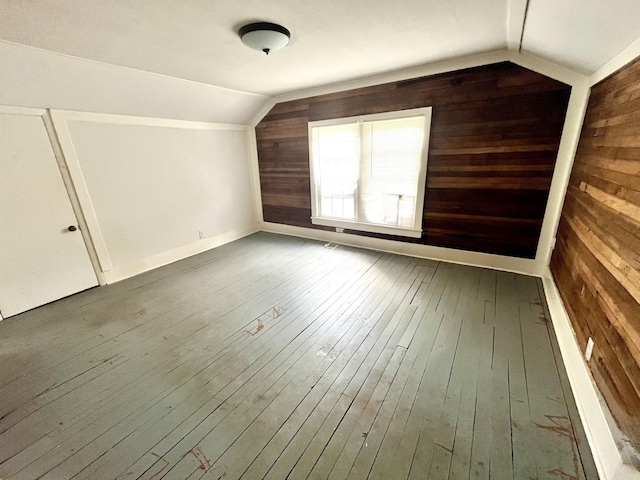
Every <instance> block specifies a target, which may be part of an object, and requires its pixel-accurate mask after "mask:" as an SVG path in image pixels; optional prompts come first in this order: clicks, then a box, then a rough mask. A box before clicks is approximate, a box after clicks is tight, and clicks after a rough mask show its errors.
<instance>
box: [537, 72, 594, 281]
mask: <svg viewBox="0 0 640 480" xmlns="http://www.w3.org/2000/svg"><path fill="white" fill-rule="evenodd" d="M589 93H590V89H589V87H588V85H587V81H586V79H583V80H582V81H581V82H580V83H579V84H576V85H574V86H573V87H572V88H571V96H570V97H569V105H568V106H567V114H566V116H565V119H564V126H563V127H562V135H561V137H560V146H559V147H558V156H557V158H556V164H555V168H554V170H553V177H552V179H551V187H550V188H549V197H548V199H547V206H546V208H545V213H544V218H543V220H542V228H541V230H540V238H539V240H538V248H537V250H536V261H537V264H538V269H539V270H538V271H537V273H536V274H537V275H538V276H543V275H544V272H545V270H546V268H547V266H548V265H549V262H550V261H551V253H552V252H553V248H554V246H555V242H556V239H555V237H556V234H557V232H558V225H559V224H560V216H561V215H562V206H563V204H564V199H565V196H566V194H567V186H568V185H569V178H570V177H571V171H572V169H573V162H574V159H575V154H576V151H577V149H578V143H579V142H580V133H581V132H582V124H583V122H584V116H585V114H586V111H587V104H588V103H589Z"/></svg>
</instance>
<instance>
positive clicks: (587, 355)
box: [584, 337, 593, 362]
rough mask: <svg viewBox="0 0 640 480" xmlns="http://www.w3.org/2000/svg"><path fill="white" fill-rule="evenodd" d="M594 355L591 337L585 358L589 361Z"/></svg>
mask: <svg viewBox="0 0 640 480" xmlns="http://www.w3.org/2000/svg"><path fill="white" fill-rule="evenodd" d="M592 354H593V339H592V338H591V337H589V341H588V342H587V348H586V350H585V351H584V358H585V359H586V360H587V362H588V361H589V360H591V355H592Z"/></svg>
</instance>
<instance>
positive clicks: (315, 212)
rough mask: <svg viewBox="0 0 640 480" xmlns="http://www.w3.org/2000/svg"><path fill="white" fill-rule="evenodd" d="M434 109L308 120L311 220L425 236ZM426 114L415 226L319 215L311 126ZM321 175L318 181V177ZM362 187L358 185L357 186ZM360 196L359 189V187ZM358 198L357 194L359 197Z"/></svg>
mask: <svg viewBox="0 0 640 480" xmlns="http://www.w3.org/2000/svg"><path fill="white" fill-rule="evenodd" d="M431 110H432V107H422V108H412V109H409V110H398V111H393V112H384V113H374V114H370V115H358V116H355V117H342V118H332V119H330V120H320V121H315V122H309V123H308V133H309V166H310V172H311V223H312V224H314V225H323V226H326V227H335V228H344V229H348V230H357V231H362V232H372V233H384V234H388V235H397V236H405V237H411V238H420V237H422V217H423V211H424V194H425V187H426V182H427V158H428V152H429V133H430V131H431ZM421 115H422V116H424V129H425V130H424V137H423V139H424V140H423V143H422V152H421V155H420V170H419V173H418V189H417V193H416V202H415V212H414V224H413V227H412V228H408V227H398V226H391V225H380V224H374V223H366V222H360V221H357V220H355V221H351V220H344V219H338V218H329V217H321V216H319V212H320V193H319V192H320V184H319V178H320V175H319V172H318V171H317V170H318V168H319V166H318V164H317V162H316V161H315V159H314V148H313V145H312V142H313V136H312V129H313V128H316V127H327V126H334V125H346V124H354V123H362V122H370V121H379V120H392V119H398V118H406V117H417V116H421ZM316 179H318V181H316ZM358 190H359V189H358ZM356 196H357V191H356ZM356 202H357V198H356Z"/></svg>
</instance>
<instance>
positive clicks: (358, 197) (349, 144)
mask: <svg viewBox="0 0 640 480" xmlns="http://www.w3.org/2000/svg"><path fill="white" fill-rule="evenodd" d="M430 123H431V108H430V107H427V108H420V109H412V110H404V111H399V112H390V113H383V114H375V115H366V116H361V117H350V118H341V119H335V120H327V121H320V122H310V123H309V138H310V161H311V176H312V192H311V193H312V222H313V223H314V224H319V225H328V226H335V227H343V228H349V229H354V230H362V231H370V232H378V233H390V234H393V235H406V236H411V237H420V236H421V234H422V230H421V227H422V207H423V201H424V187H425V177H426V161H427V150H428V137H429V127H430Z"/></svg>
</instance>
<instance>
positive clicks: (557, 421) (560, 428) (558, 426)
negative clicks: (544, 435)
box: [533, 415, 573, 440]
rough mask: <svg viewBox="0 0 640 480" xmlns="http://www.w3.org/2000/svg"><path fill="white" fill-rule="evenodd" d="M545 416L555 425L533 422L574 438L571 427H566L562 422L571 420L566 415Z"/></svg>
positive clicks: (543, 427) (540, 426)
mask: <svg viewBox="0 0 640 480" xmlns="http://www.w3.org/2000/svg"><path fill="white" fill-rule="evenodd" d="M545 417H546V418H547V419H548V420H549V421H551V423H552V424H553V425H542V424H540V423H536V422H533V423H534V425H535V426H536V427H538V428H542V429H543V430H549V431H550V432H553V433H557V434H558V435H560V436H563V437H567V438H569V439H571V440H573V432H572V431H571V429H570V428H569V427H565V426H564V425H562V423H565V422H569V419H568V418H567V417H565V416H564V415H561V416H557V415H545Z"/></svg>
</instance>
